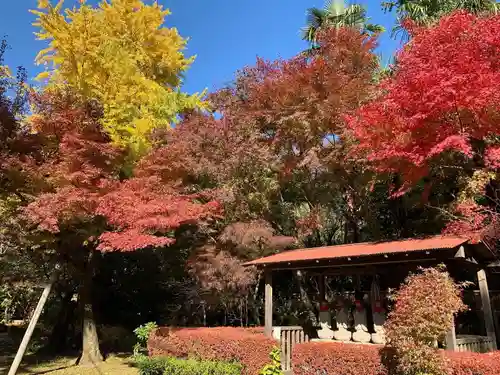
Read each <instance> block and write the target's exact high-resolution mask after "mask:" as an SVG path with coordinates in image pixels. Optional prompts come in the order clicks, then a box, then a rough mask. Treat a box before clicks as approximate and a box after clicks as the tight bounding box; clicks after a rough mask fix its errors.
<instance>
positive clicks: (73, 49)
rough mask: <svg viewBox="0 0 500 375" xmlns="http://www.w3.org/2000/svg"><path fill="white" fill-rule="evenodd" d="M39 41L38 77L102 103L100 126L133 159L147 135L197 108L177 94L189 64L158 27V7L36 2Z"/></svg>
mask: <svg viewBox="0 0 500 375" xmlns="http://www.w3.org/2000/svg"><path fill="white" fill-rule="evenodd" d="M32 12H33V13H34V14H35V15H36V16H37V20H36V22H35V26H37V27H38V28H39V32H38V33H37V34H36V35H37V37H38V39H40V40H44V41H47V42H48V47H47V48H46V49H43V50H42V51H40V52H39V54H38V56H37V57H36V62H37V63H38V64H40V65H44V67H45V70H44V71H43V72H42V73H41V74H40V75H39V76H38V79H40V80H45V81H47V88H48V89H54V88H55V89H57V88H58V87H66V88H69V89H71V90H72V91H74V92H76V93H78V94H80V95H81V96H82V97H83V98H84V99H93V100H97V101H99V102H100V103H101V105H102V107H103V109H104V115H103V126H104V129H105V130H106V132H107V133H108V134H109V135H110V137H111V139H112V140H113V141H114V142H115V143H116V144H118V145H120V146H123V147H126V148H128V149H129V150H130V153H131V155H132V156H133V157H134V158H137V157H140V156H141V155H143V154H144V153H145V152H146V151H147V150H148V149H149V148H150V147H151V141H150V137H149V136H150V134H151V131H152V130H154V129H157V128H165V127H170V126H172V124H173V123H175V121H176V118H177V116H178V114H179V113H180V112H182V111H184V110H189V109H195V108H203V107H204V106H205V104H204V102H203V101H202V99H201V97H202V95H203V94H194V95H188V94H186V93H183V92H181V91H180V86H181V83H182V77H183V73H184V72H185V71H186V70H187V69H188V68H189V66H190V65H191V63H192V62H193V59H194V58H193V57H190V58H187V57H186V56H185V55H184V53H183V50H184V49H185V47H186V39H184V38H182V37H181V36H180V35H179V33H178V32H177V29H175V28H167V27H165V26H164V19H165V17H166V16H167V15H168V14H169V13H170V12H169V11H168V10H164V9H163V8H162V6H161V5H159V4H157V3H156V2H154V3H152V4H151V5H148V4H145V3H144V2H143V1H140V0H108V1H106V0H103V1H101V2H100V4H99V5H98V6H97V7H93V6H91V5H89V4H87V3H86V1H85V0H80V5H79V6H77V7H74V8H72V9H68V8H66V9H64V7H63V0H61V1H59V2H58V3H57V4H55V5H53V4H51V3H50V1H48V0H39V2H38V9H37V10H33V11H32Z"/></svg>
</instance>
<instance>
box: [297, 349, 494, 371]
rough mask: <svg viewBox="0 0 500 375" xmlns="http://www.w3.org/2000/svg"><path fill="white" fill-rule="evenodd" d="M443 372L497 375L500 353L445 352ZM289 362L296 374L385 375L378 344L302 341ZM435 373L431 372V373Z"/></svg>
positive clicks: (443, 353)
mask: <svg viewBox="0 0 500 375" xmlns="http://www.w3.org/2000/svg"><path fill="white" fill-rule="evenodd" d="M441 354H442V355H443V357H444V363H445V364H446V368H447V370H446V375H473V374H474V375H475V374H481V375H496V374H498V373H499V372H500V365H499V359H500V358H499V354H498V353H490V354H478V353H454V352H444V351H442V352H441ZM292 355H293V358H292V362H293V364H294V368H293V372H294V374H297V375H309V374H342V375H387V374H388V372H387V369H386V368H385V367H384V366H383V365H382V362H381V356H380V346H377V345H355V344H341V343H305V344H299V345H297V346H295V348H294V350H293V354H292ZM433 374H434V373H433Z"/></svg>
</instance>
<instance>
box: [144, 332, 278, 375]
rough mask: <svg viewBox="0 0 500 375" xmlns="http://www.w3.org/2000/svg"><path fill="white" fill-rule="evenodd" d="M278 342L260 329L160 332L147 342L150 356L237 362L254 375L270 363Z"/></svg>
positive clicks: (249, 374)
mask: <svg viewBox="0 0 500 375" xmlns="http://www.w3.org/2000/svg"><path fill="white" fill-rule="evenodd" d="M275 345H276V342H275V341H274V340H273V339H270V338H267V337H266V336H264V334H263V330H262V329H261V328H260V329H259V328H233V327H218V328H181V329H174V328H166V327H163V328H159V329H157V330H156V331H154V332H152V334H151V336H150V337H149V340H148V351H149V355H153V356H155V355H165V356H174V357H177V358H187V357H194V358H199V359H206V360H218V361H221V360H222V361H237V362H239V363H241V364H242V365H243V366H244V369H243V372H242V374H244V375H255V374H257V373H258V372H259V370H260V369H262V368H263V367H264V366H265V365H266V364H267V363H268V362H269V353H270V352H271V351H272V349H273V347H274V346H275Z"/></svg>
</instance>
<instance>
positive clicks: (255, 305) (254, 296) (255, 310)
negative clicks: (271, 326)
mask: <svg viewBox="0 0 500 375" xmlns="http://www.w3.org/2000/svg"><path fill="white" fill-rule="evenodd" d="M261 276H262V272H261V271H259V272H258V273H257V282H256V284H255V289H254V291H253V294H252V301H251V303H252V318H253V320H254V324H255V325H257V326H260V314H259V308H258V303H257V295H258V294H259V285H260V278H261Z"/></svg>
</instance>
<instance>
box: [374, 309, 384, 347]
mask: <svg viewBox="0 0 500 375" xmlns="http://www.w3.org/2000/svg"><path fill="white" fill-rule="evenodd" d="M385 320H386V316H385V310H384V308H383V307H382V303H381V302H380V301H375V303H374V305H373V330H374V331H375V332H374V333H372V342H373V343H374V344H382V345H383V344H385V331H384V324H385Z"/></svg>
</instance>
